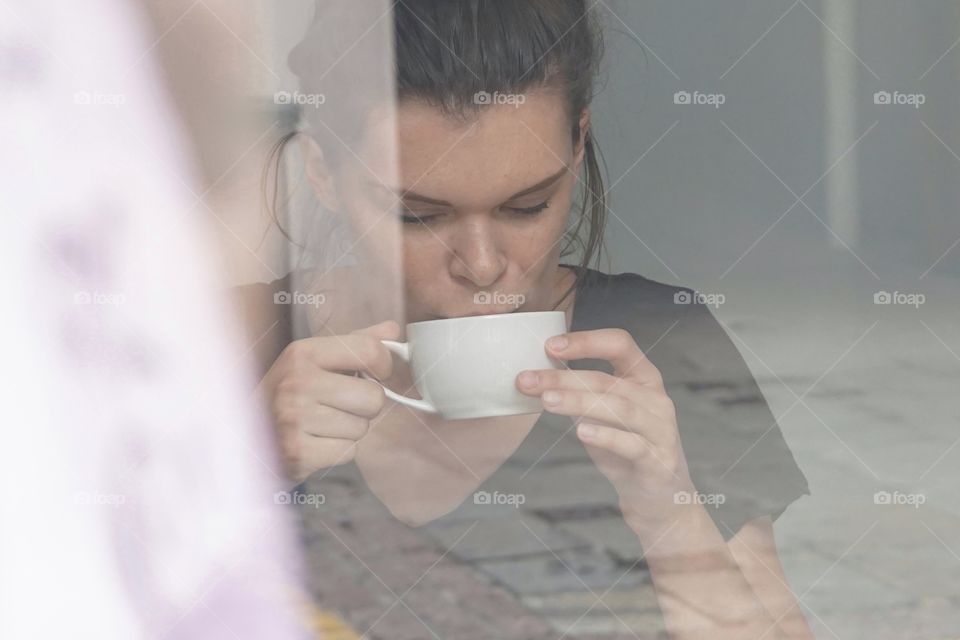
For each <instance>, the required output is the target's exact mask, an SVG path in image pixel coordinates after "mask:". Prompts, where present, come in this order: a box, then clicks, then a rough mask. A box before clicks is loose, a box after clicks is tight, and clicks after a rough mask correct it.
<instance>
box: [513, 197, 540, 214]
mask: <svg viewBox="0 0 960 640" xmlns="http://www.w3.org/2000/svg"><path fill="white" fill-rule="evenodd" d="M549 206H550V201H549V200H544V201H543V202H541V203H540V204H538V205H534V206H532V207H508V208H509V209H510V210H511V211H515V212H517V213H520V214H523V215H536V214H538V213H540V212H541V211H543V210H544V209H546V208H547V207H549Z"/></svg>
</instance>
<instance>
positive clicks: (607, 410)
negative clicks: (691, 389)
mask: <svg viewBox="0 0 960 640" xmlns="http://www.w3.org/2000/svg"><path fill="white" fill-rule="evenodd" d="M546 351H547V355H548V356H550V357H552V358H555V359H557V360H564V361H566V360H579V359H581V358H597V359H602V360H607V361H609V362H610V363H611V364H612V365H613V369H614V372H613V374H612V375H611V374H608V373H603V372H602V371H574V370H572V369H559V370H557V369H537V370H532V371H524V372H521V374H520V375H519V376H518V377H517V388H518V389H519V390H520V391H521V392H522V393H524V394H526V395H531V396H540V397H541V399H542V401H543V406H544V408H545V409H546V410H547V411H550V412H552V413H556V414H561V415H567V416H571V417H573V418H574V420H575V423H576V424H577V436H578V437H579V439H580V441H581V442H583V443H584V444H585V445H586V448H587V451H588V452H589V454H590V457H591V458H592V459H593V461H594V463H595V464H596V465H597V467H599V469H600V470H601V471H602V472H603V474H604V475H606V477H607V478H608V479H609V480H610V482H611V483H612V484H613V486H614V487H615V488H616V490H617V493H618V494H619V496H620V508H621V510H622V511H623V515H624V519H625V520H626V521H627V523H628V524H630V526H631V527H633V528H634V529H637V528H638V527H640V528H644V529H659V528H660V527H661V526H662V525H663V524H664V522H665V521H666V520H668V519H669V518H670V517H671V514H673V513H675V512H676V510H677V506H678V504H683V503H685V502H686V500H685V499H683V498H681V499H678V497H677V496H678V494H683V493H686V495H687V496H693V495H694V492H695V490H694V488H693V483H692V481H691V480H690V476H689V473H688V471H687V461H686V458H685V456H684V454H683V448H682V447H681V445H680V434H679V431H678V429H677V418H676V413H675V410H674V405H673V402H672V401H671V400H670V398H669V396H667V392H666V390H665V389H664V386H663V378H662V377H661V375H660V371H659V370H657V368H656V367H655V366H654V365H653V363H651V362H650V360H648V359H647V357H646V355H644V353H643V352H642V351H641V350H640V347H638V346H637V343H636V342H635V341H634V340H633V337H632V336H631V335H630V333H628V332H627V331H624V330H623V329H597V330H594V331H574V332H570V333H565V334H561V335H560V336H554V337H553V338H551V339H550V340H548V341H547V343H546ZM530 374H533V375H530ZM691 502H692V500H691Z"/></svg>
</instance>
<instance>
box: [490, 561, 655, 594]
mask: <svg viewBox="0 0 960 640" xmlns="http://www.w3.org/2000/svg"><path fill="white" fill-rule="evenodd" d="M477 566H478V567H479V568H480V569H481V570H482V571H484V572H486V573H487V574H489V575H490V576H492V577H493V578H495V579H496V580H497V581H498V582H499V583H500V584H503V585H505V586H506V587H507V588H508V589H510V590H511V591H512V592H514V593H517V594H536V593H539V594H543V593H561V592H568V591H588V590H593V591H595V592H597V593H598V594H599V593H602V592H603V591H605V590H606V589H608V588H610V587H611V586H613V585H614V584H617V585H618V586H621V587H624V588H626V587H634V586H637V585H639V584H643V583H644V582H646V581H647V580H648V579H649V576H648V575H647V573H646V572H645V571H625V570H624V569H623V568H621V567H620V566H619V564H618V563H617V562H615V561H614V560H613V559H612V558H611V557H610V556H608V555H607V554H605V553H600V552H597V551H594V550H587V551H583V550H571V551H563V552H560V553H558V554H556V555H554V554H550V553H547V554H543V555H540V556H530V557H526V558H520V559H516V560H495V561H489V562H481V563H478V565H477ZM618 581H619V582H618Z"/></svg>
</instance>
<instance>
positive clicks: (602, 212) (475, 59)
mask: <svg viewBox="0 0 960 640" xmlns="http://www.w3.org/2000/svg"><path fill="white" fill-rule="evenodd" d="M345 7H346V8H347V9H346V11H344V8H345ZM336 8H339V9H340V11H338V12H336V13H335V14H334V11H335V9H336ZM324 21H331V23H332V22H334V21H335V22H336V24H337V28H336V29H331V28H324V29H323V31H322V33H323V34H324V37H319V34H320V33H321V31H320V28H321V26H323V27H329V25H328V24H325V23H324ZM368 28H369V25H364V24H360V23H359V22H358V21H357V20H355V19H354V20H351V16H350V13H349V6H348V4H341V3H338V2H333V3H330V2H329V1H327V2H324V0H318V2H317V4H316V12H315V17H314V22H313V26H312V27H311V28H310V29H308V31H307V33H306V35H305V37H304V38H303V40H302V41H301V42H300V43H299V44H298V45H297V46H296V47H294V49H293V50H292V51H291V53H290V57H289V65H290V68H291V70H292V71H293V72H294V73H295V74H296V75H297V76H298V77H299V79H300V85H301V89H302V90H303V91H304V92H305V93H312V94H323V93H324V91H323V89H324V87H325V86H336V87H350V96H349V99H348V100H343V101H337V100H328V101H327V103H325V104H324V108H323V110H322V120H321V119H320V118H321V115H320V113H318V112H319V111H320V110H317V109H305V110H304V112H303V113H302V114H301V116H302V117H303V119H304V121H305V125H306V128H307V129H308V130H309V134H310V135H311V136H313V137H314V138H315V139H316V140H317V142H318V144H319V145H320V148H321V149H323V151H324V154H334V155H335V154H337V153H338V152H339V151H340V148H341V147H342V146H343V143H344V141H348V142H349V141H350V140H357V139H359V137H360V136H361V135H362V133H363V131H362V127H363V126H364V124H365V120H364V118H363V117H360V116H359V115H358V114H363V113H366V112H367V111H368V110H369V109H372V108H373V107H374V106H376V105H375V104H374V103H373V100H375V99H376V97H377V94H378V92H379V91H380V87H382V86H389V85H384V84H383V83H384V82H385V81H389V82H393V83H395V87H396V97H397V100H398V101H403V100H406V99H414V100H418V101H422V102H424V103H427V104H430V105H432V106H434V107H436V108H437V109H440V110H441V111H442V112H443V113H444V114H445V115H447V116H449V117H455V118H459V119H463V120H469V119H470V118H471V117H473V116H475V115H476V114H477V113H478V112H479V110H480V109H483V108H484V106H483V104H482V102H481V101H478V100H477V99H476V96H477V94H480V93H483V92H486V93H487V94H494V93H495V92H498V93H500V94H522V93H524V92H526V91H528V90H531V89H539V88H545V89H549V90H552V91H557V92H558V93H559V94H560V95H562V96H564V100H565V105H566V109H567V114H568V116H569V118H570V123H571V124H570V127H571V130H570V133H571V135H572V137H573V141H574V144H576V143H578V142H579V141H580V137H581V133H582V132H581V131H580V114H581V113H582V112H583V110H584V109H586V108H587V107H589V105H590V102H591V100H592V99H593V96H594V90H595V85H596V78H597V75H598V73H599V70H600V62H601V60H602V57H603V37H602V30H601V28H600V26H599V24H598V22H597V19H596V16H595V15H594V13H593V11H591V10H588V9H587V7H586V2H585V0H399V1H398V2H397V3H396V4H395V5H394V7H393V30H394V42H393V43H392V44H393V47H394V60H395V68H394V69H392V70H391V69H384V70H379V69H378V68H377V64H376V60H377V58H376V57H377V56H384V57H383V59H389V58H386V57H385V55H386V54H387V53H389V52H388V51H384V50H383V48H380V49H378V48H377V45H374V46H373V48H372V49H370V48H366V50H364V47H360V48H358V49H359V50H357V49H351V47H352V45H353V43H355V42H356V39H357V38H358V37H360V34H361V33H362V32H365V31H364V30H365V29H368ZM331 36H332V37H331ZM390 44H391V43H384V44H383V45H382V47H388V46H390ZM351 50H352V51H354V54H353V55H358V56H364V55H366V56H369V57H370V60H369V61H368V62H369V65H368V66H369V71H370V74H369V75H366V74H365V77H346V76H344V75H342V74H345V73H348V72H349V71H348V68H352V69H356V68H363V69H364V70H365V72H366V71H367V69H368V66H364V60H363V59H362V58H360V59H354V60H352V61H351V64H350V65H337V64H335V61H337V60H338V59H339V57H340V56H343V55H345V53H344V52H346V51H351ZM331 64H332V65H333V66H330V65H331ZM358 65H359V66H358ZM378 72H379V75H378ZM338 73H339V74H341V76H339V77H338V75H337V74H338ZM386 73H392V74H393V76H394V77H393V78H385V77H384V74H386ZM365 88H366V89H369V90H366V91H365ZM313 120H316V121H313ZM334 132H335V133H334ZM297 133H298V132H296V131H293V132H290V133H288V134H286V135H284V136H283V137H282V138H281V139H280V140H279V141H278V142H277V143H276V144H275V145H274V147H273V149H272V150H271V152H270V155H269V156H268V164H267V166H266V167H265V169H264V173H263V186H264V199H265V204H266V206H267V209H268V211H270V213H271V215H272V216H273V217H274V219H275V220H276V222H277V224H278V226H280V229H281V231H283V227H282V225H281V224H280V219H279V215H278V214H277V198H278V194H279V176H280V168H279V167H280V161H281V159H282V154H283V151H284V148H285V147H286V145H287V143H288V142H289V141H290V140H292V139H293V137H294V136H296V135H297ZM602 165H603V158H602V155H601V154H600V151H599V149H598V147H597V144H596V142H595V140H594V138H593V135H592V133H591V131H590V130H589V129H588V130H587V131H586V133H585V135H584V159H583V176H582V178H581V187H582V189H581V193H580V202H579V214H578V215H577V219H576V223H575V224H574V225H573V227H572V228H571V229H568V230H567V232H566V235H565V239H566V242H565V244H564V246H563V248H562V249H561V253H560V255H561V257H565V256H569V255H572V254H575V253H576V252H577V250H578V249H579V250H580V251H581V260H580V264H579V265H575V267H576V276H577V277H576V280H575V282H574V283H573V285H571V287H570V288H569V289H568V290H567V291H566V292H564V294H563V296H562V297H561V299H560V300H559V301H558V302H557V305H556V306H559V305H560V304H561V303H562V302H563V300H565V299H566V298H567V297H568V296H569V295H570V294H571V293H572V292H573V291H574V290H575V288H576V286H577V284H578V283H579V282H580V280H581V279H582V278H583V277H584V276H585V274H586V272H587V268H588V267H589V265H590V263H591V262H593V261H594V260H597V261H598V262H599V259H600V256H601V255H602V252H603V250H604V238H603V236H604V229H605V226H606V210H607V205H606V196H607V194H606V192H605V189H604V171H603V169H602ZM271 166H273V190H272V198H269V197H268V196H267V185H268V183H269V182H270V174H271ZM268 200H272V202H268ZM584 228H586V237H585V238H584ZM284 234H285V235H286V236H287V238H288V239H290V240H291V241H293V239H292V238H290V236H289V235H288V234H286V232H285V231H284ZM555 308H556V307H555Z"/></svg>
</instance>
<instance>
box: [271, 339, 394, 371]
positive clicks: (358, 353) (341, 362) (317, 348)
mask: <svg viewBox="0 0 960 640" xmlns="http://www.w3.org/2000/svg"><path fill="white" fill-rule="evenodd" d="M384 339H386V338H384ZM380 340H381V339H380V338H377V337H376V336H374V335H370V334H368V333H351V334H348V335H345V336H318V337H313V338H304V339H303V340H297V341H296V342H293V343H291V344H290V345H289V346H288V347H287V350H289V353H288V354H287V357H288V358H289V359H290V360H291V363H292V365H293V366H294V367H297V366H304V367H309V366H310V365H313V366H316V367H319V368H320V369H323V370H324V371H342V372H349V373H353V372H355V371H365V372H366V373H368V374H370V375H372V376H373V377H375V378H380V379H384V378H389V377H390V374H391V373H392V372H393V357H392V356H391V355H390V352H389V351H388V350H387V348H386V347H385V346H383V344H382V343H381V342H380Z"/></svg>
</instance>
